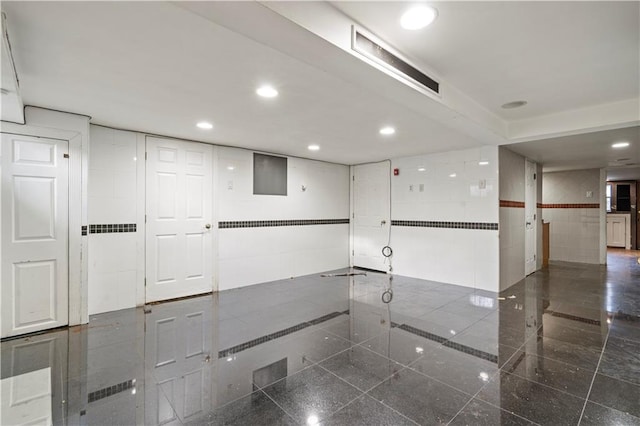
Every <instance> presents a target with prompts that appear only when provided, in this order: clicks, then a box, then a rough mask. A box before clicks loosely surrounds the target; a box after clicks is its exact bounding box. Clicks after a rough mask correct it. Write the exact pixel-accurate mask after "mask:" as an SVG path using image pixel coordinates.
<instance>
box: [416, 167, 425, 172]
mask: <svg viewBox="0 0 640 426" xmlns="http://www.w3.org/2000/svg"><path fill="white" fill-rule="evenodd" d="M425 170H427V169H425V168H424V167H419V168H418V171H419V172H424V171H425Z"/></svg>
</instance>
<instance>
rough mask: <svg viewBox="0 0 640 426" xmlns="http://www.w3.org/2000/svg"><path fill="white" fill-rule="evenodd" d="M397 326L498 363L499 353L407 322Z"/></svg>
mask: <svg viewBox="0 0 640 426" xmlns="http://www.w3.org/2000/svg"><path fill="white" fill-rule="evenodd" d="M397 328H399V329H400V330H404V331H406V332H409V333H412V334H415V335H416V336H420V337H424V338H425V339H429V340H433V341H434V342H438V343H440V344H442V346H446V347H447V348H451V349H455V350H456V351H458V352H463V353H465V354H469V355H472V356H475V357H476V358H480V359H484V360H486V361H489V362H492V363H494V364H497V363H498V355H494V354H490V353H488V352H484V351H481V350H478V349H475V348H472V347H469V346H466V345H463V344H460V343H456V342H452V341H451V340H449V339H448V338H446V337H442V336H438V335H437V334H433V333H429V332H428V331H424V330H420V329H419V328H415V327H412V326H410V325H407V324H401V325H399V326H398V327H397Z"/></svg>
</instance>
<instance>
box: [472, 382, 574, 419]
mask: <svg viewBox="0 0 640 426" xmlns="http://www.w3.org/2000/svg"><path fill="white" fill-rule="evenodd" d="M478 398H479V399H482V400H483V401H486V402H488V403H490V404H493V405H495V406H498V407H500V408H502V409H504V410H507V411H509V412H513V413H515V414H517V415H519V416H521V417H524V418H526V419H529V420H531V421H533V422H535V423H539V424H548V425H569V424H577V423H578V419H579V418H580V413H581V412H582V406H583V404H584V400H583V399H581V398H577V397H575V396H572V395H569V394H568V393H564V392H560V391H558V390H555V389H552V388H550V387H547V386H543V385H540V384H538V383H534V382H531V381H529V380H525V379H522V378H520V377H518V376H514V375H512V374H508V373H505V372H502V373H500V374H499V375H498V376H496V377H494V378H493V379H492V380H491V382H490V383H489V384H488V385H487V387H485V388H484V389H482V390H481V391H480V393H479V394H478Z"/></svg>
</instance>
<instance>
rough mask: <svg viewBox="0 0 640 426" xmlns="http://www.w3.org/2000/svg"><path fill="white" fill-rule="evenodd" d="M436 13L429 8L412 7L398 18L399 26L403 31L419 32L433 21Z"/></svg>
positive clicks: (421, 6)
mask: <svg viewBox="0 0 640 426" xmlns="http://www.w3.org/2000/svg"><path fill="white" fill-rule="evenodd" d="M437 16H438V12H437V11H436V10H435V9H434V8H432V7H429V6H424V5H420V6H414V7H412V8H411V9H409V10H407V11H406V12H405V13H403V14H402V16H401V17H400V25H401V26H402V28H404V29H405V30H421V29H422V28H424V27H426V26H427V25H429V24H431V23H432V22H433V21H435V19H436V17H437Z"/></svg>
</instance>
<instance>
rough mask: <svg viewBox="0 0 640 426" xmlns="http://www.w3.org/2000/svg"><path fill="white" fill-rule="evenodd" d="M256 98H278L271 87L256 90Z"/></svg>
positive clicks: (275, 91) (276, 92)
mask: <svg viewBox="0 0 640 426" xmlns="http://www.w3.org/2000/svg"><path fill="white" fill-rule="evenodd" d="M256 93H257V94H258V96H262V97H263V98H275V97H276V96H278V91H277V90H276V89H274V88H273V86H261V87H258V89H257V90H256Z"/></svg>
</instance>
